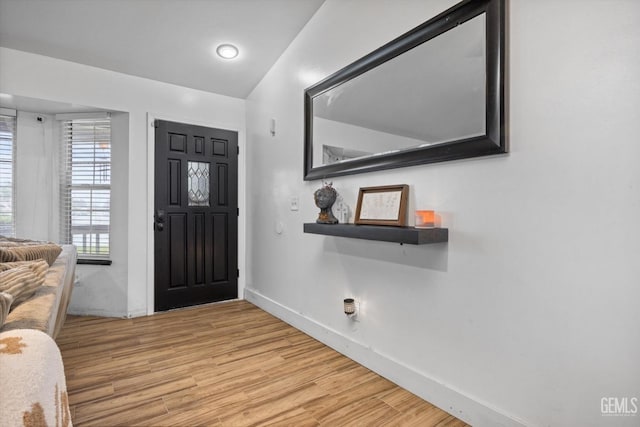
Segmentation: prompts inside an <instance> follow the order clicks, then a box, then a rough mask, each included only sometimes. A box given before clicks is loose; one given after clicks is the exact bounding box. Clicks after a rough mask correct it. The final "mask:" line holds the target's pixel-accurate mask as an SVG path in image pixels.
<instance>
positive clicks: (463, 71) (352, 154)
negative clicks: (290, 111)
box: [304, 0, 507, 180]
mask: <svg viewBox="0 0 640 427" xmlns="http://www.w3.org/2000/svg"><path fill="white" fill-rule="evenodd" d="M504 19H505V18H504V0H467V1H463V2H461V3H459V4H457V5H456V6H454V7H452V8H450V9H448V10H446V11H445V12H443V13H441V14H440V15H438V16H436V17H434V18H433V19H430V20H429V21H427V22H425V23H423V24H422V25H420V26H418V27H416V28H414V29H413V30H411V31H409V32H407V33H405V34H403V35H402V36H400V37H398V38H397V39H395V40H393V41H391V42H389V43H387V44H386V45H384V46H382V47H381V48H379V49H377V50H375V51H374V52H372V53H370V54H369V55H367V56H365V57H363V58H361V59H359V60H358V61H356V62H354V63H353V64H351V65H348V66H347V67H345V68H343V69H342V70H340V71H338V72H336V73H335V74H333V75H331V76H329V77H327V78H326V79H324V80H323V81H321V82H319V83H317V84H315V85H313V86H311V87H310V88H308V89H306V90H305V159H304V179H305V180H313V179H321V178H327V177H332V176H339V175H348V174H354V173H361V172H369V171H374V170H381V169H389V168H397V167H403V166H412V165H417V164H423V163H433V162H441V161H446V160H454V159H462V158H468V157H476V156H484V155H490V154H499V153H505V152H507V142H506V137H505V122H504V120H505V118H504V103H505V95H504V47H505V42H504Z"/></svg>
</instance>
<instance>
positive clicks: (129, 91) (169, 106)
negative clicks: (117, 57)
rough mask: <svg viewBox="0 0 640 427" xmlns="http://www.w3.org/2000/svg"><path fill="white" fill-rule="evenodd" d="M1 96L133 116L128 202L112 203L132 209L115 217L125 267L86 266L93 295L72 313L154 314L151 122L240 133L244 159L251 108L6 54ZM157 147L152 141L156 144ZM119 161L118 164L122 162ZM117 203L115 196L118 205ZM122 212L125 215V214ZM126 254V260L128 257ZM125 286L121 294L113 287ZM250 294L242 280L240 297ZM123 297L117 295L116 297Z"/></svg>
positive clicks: (87, 292) (78, 299)
mask: <svg viewBox="0 0 640 427" xmlns="http://www.w3.org/2000/svg"><path fill="white" fill-rule="evenodd" d="M0 64H2V66H0V93H6V94H12V95H17V96H25V97H30V98H37V99H44V100H49V101H57V102H64V103H70V104H76V105H85V106H92V107H96V108H101V109H105V110H115V111H121V112H124V113H128V123H127V124H126V125H125V126H128V130H127V131H126V132H127V137H128V138H127V139H128V146H127V148H126V150H127V151H126V153H120V154H117V153H115V152H114V157H116V156H117V157H118V159H119V161H122V160H124V159H126V160H125V162H124V164H123V169H118V170H116V165H114V173H113V175H114V181H116V180H117V184H116V183H115V182H114V185H118V186H122V189H123V191H122V193H121V196H120V197H122V198H123V199H124V200H122V199H120V200H115V201H112V202H113V203H114V204H117V205H118V206H120V208H121V209H124V212H125V214H124V216H123V217H118V218H115V223H114V224H113V228H112V240H114V242H115V241H119V242H126V244H123V245H122V246H121V248H122V249H121V251H120V252H119V253H118V255H117V256H118V257H126V260H125V259H123V260H122V261H121V262H120V263H119V264H120V265H121V267H122V268H120V267H118V265H117V264H116V261H115V259H114V265H112V266H111V267H88V268H85V267H82V269H81V271H84V272H85V274H86V275H85V277H86V280H85V282H86V285H85V289H82V290H77V292H74V294H75V295H74V300H73V301H72V309H73V310H74V311H76V310H77V311H81V312H82V311H84V312H91V313H93V314H103V315H115V316H136V315H142V314H146V313H148V312H152V311H153V268H152V267H153V264H152V262H153V233H152V232H151V231H152V212H153V206H152V204H153V194H152V191H153V174H152V169H151V168H149V165H150V164H152V162H151V161H149V159H152V158H153V143H152V141H153V128H151V127H150V126H149V123H148V121H147V120H148V118H149V117H154V118H158V119H167V120H174V121H181V122H185V123H193V124H199V125H205V126H210V127H218V128H223V129H230V130H236V131H238V142H239V145H240V149H241V153H244V147H245V102H244V100H241V99H236V98H230V97H226V96H221V95H216V94H212V93H207V92H202V91H198V90H193V89H188V88H184V87H180V86H175V85H170V84H165V83H161V82H156V81H152V80H147V79H143V78H139V77H133V76H128V75H125V74H120V73H115V72H112V71H107V70H103V69H99V68H94V67H89V66H85V65H80V64H75V63H72V62H68V61H62V60H58V59H54V58H49V57H45V56H41V55H34V54H29V53H25V52H20V51H16V50H12V49H6V48H0ZM150 141H151V142H150ZM114 162H115V159H114ZM239 162H240V165H239V203H240V212H241V217H240V224H239V260H238V263H239V267H240V269H241V272H244V271H245V265H244V241H245V230H244V228H245V227H244V216H243V213H244V212H245V209H244V188H245V184H244V173H245V168H244V157H243V156H242V154H241V157H240V161H239ZM115 197H116V196H115V195H114V198H115ZM119 212H123V211H122V210H119ZM124 248H126V254H123V252H125V249H124ZM114 283H115V284H117V285H116V287H115V288H114V287H112V286H113V285H114ZM243 287H244V275H243V274H241V277H240V282H239V291H240V292H242V291H243ZM114 295H116V296H114Z"/></svg>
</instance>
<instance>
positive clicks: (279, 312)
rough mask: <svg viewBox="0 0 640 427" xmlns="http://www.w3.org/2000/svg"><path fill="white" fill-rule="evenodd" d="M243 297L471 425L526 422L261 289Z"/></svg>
mask: <svg viewBox="0 0 640 427" xmlns="http://www.w3.org/2000/svg"><path fill="white" fill-rule="evenodd" d="M244 296H245V299H246V300H247V301H249V302H251V303H253V304H255V305H257V306H258V307H260V308H261V309H263V310H265V311H266V312H268V313H270V314H272V315H274V316H276V317H277V318H279V319H281V320H283V321H284V322H286V323H288V324H290V325H291V326H293V327H295V328H297V329H299V330H301V331H303V332H305V333H306V334H308V335H310V336H312V337H313V338H315V339H317V340H318V341H320V342H322V343H323V344H325V345H327V346H329V347H331V348H333V349H334V350H336V351H338V352H339V353H342V354H344V355H345V356H347V357H349V358H350V359H353V360H355V361H356V362H358V363H360V364H361V365H363V366H365V367H367V368H369V369H371V370H372V371H374V372H376V373H378V374H379V375H381V376H383V377H385V378H387V379H388V380H390V381H392V382H394V383H395V384H398V385H399V386H401V387H402V388H405V389H407V390H409V391H410V392H412V393H414V394H416V395H417V396H420V397H421V398H423V399H424V400H427V401H429V402H431V403H432V404H434V405H435V406H437V407H439V408H441V409H442V410H444V411H446V412H448V413H450V414H452V415H454V416H456V417H457V418H459V419H461V420H463V421H464V422H466V423H469V424H471V425H473V426H477V427H482V426H491V427H522V426H525V425H526V424H525V423H524V422H522V421H518V420H517V419H516V418H514V417H511V416H508V415H506V414H504V413H502V412H500V411H499V410H497V409H495V408H492V407H491V406H489V405H488V404H486V403H483V402H480V401H478V400H476V399H473V398H472V397H470V396H467V395H465V394H464V393H462V392H460V391H458V390H455V389H454V388H452V387H450V386H447V385H446V384H443V383H442V382H440V381H438V380H436V379H434V378H430V377H428V376H426V375H424V373H422V372H418V371H416V370H415V369H413V368H411V367H410V366H407V365H404V364H403V363H401V362H399V361H397V360H394V359H393V358H391V357H389V356H387V355H384V354H381V353H379V352H377V351H375V350H373V349H371V348H370V347H368V346H367V345H365V344H363V343H359V342H357V341H353V340H352V339H351V338H349V337H347V336H345V335H343V334H341V333H340V332H338V331H336V330H333V329H331V328H327V327H326V326H325V325H323V324H321V323H318V322H316V321H315V320H313V319H310V318H308V317H305V316H303V315H301V314H300V313H297V312H295V311H293V310H291V309H290V308H289V307H286V306H284V305H282V304H280V303H278V302H276V301H274V300H272V299H271V298H269V297H266V296H264V295H262V294H261V293H260V292H258V291H256V290H254V289H250V288H247V287H245V290H244Z"/></svg>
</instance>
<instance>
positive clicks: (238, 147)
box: [236, 146, 240, 155]
mask: <svg viewBox="0 0 640 427" xmlns="http://www.w3.org/2000/svg"><path fill="white" fill-rule="evenodd" d="M236 148H237V149H238V155H240V146H237V147H236Z"/></svg>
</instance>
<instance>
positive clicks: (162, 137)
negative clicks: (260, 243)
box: [154, 120, 238, 311]
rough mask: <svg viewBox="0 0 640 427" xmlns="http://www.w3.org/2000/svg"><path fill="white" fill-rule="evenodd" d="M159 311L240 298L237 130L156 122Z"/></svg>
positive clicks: (157, 289) (157, 284)
mask: <svg viewBox="0 0 640 427" xmlns="http://www.w3.org/2000/svg"><path fill="white" fill-rule="evenodd" d="M155 152H156V154H155V206H154V208H155V211H154V235H155V256H154V262H155V310H156V311H163V310H168V309H171V308H176V307H185V306H190V305H196V304H203V303H207V302H213V301H221V300H226V299H233V298H237V296H238V276H237V265H238V134H237V133H236V132H232V131H228V130H222V129H211V128H205V127H201V126H193V125H187V124H183V123H175V122H167V121H161V120H157V121H156V136H155Z"/></svg>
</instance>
